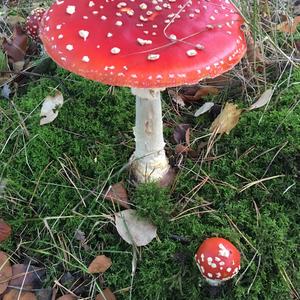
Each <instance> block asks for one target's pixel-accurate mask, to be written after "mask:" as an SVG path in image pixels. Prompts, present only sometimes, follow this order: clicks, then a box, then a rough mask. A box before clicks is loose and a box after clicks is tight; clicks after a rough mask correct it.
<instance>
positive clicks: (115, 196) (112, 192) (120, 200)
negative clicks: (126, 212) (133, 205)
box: [104, 182, 130, 208]
mask: <svg viewBox="0 0 300 300" xmlns="http://www.w3.org/2000/svg"><path fill="white" fill-rule="evenodd" d="M104 199H107V200H110V201H112V202H113V203H116V204H119V205H120V206H122V207H124V208H130V206H129V201H128V193H127V190H126V189H125V187H124V183H123V182H118V183H116V184H113V185H111V186H110V187H109V188H108V190H107V192H106V193H105V195H104Z"/></svg>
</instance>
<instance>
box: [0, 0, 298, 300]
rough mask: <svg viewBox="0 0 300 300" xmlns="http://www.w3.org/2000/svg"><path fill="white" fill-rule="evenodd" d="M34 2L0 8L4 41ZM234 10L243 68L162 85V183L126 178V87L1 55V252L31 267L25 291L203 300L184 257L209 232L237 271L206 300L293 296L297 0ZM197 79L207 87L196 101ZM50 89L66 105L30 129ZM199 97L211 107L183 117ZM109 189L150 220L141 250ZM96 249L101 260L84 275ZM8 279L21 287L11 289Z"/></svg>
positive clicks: (34, 59) (46, 295) (204, 287)
mask: <svg viewBox="0 0 300 300" xmlns="http://www.w3.org/2000/svg"><path fill="white" fill-rule="evenodd" d="M12 2H14V1H12ZM15 2H16V1H15ZM17 2H18V1H17ZM260 2H263V5H262V3H260ZM273 2H276V3H275V4H274V3H273ZM37 3H38V2H37ZM37 3H28V2H22V1H19V2H18V5H15V6H14V5H13V4H11V6H7V7H6V8H5V10H4V9H3V15H2V23H1V24H2V25H1V29H2V30H3V33H2V36H4V35H7V36H8V37H10V34H12V31H13V26H15V25H14V22H15V20H16V19H17V20H18V21H21V22H22V18H24V17H25V16H26V14H27V13H28V12H29V11H30V10H31V9H32V8H33V7H35V6H37ZM45 6H46V5H45ZM240 6H241V7H240V8H241V11H242V12H243V14H244V16H245V18H246V20H247V22H248V26H249V31H251V32H252V37H253V44H251V43H250V44H249V51H248V54H247V56H246V57H245V58H244V59H243V60H242V62H241V63H240V64H239V65H238V66H236V67H235V68H234V69H233V70H232V71H230V72H229V73H227V74H225V75H224V76H221V77H219V78H216V79H214V80H206V81H204V82H202V83H201V84H199V85H197V86H193V87H190V88H187V87H178V88H176V89H169V90H166V91H165V92H164V93H163V112H164V134H165V139H166V151H167V154H168V157H169V159H170V162H171V164H172V166H173V167H174V169H175V170H176V172H177V174H176V178H175V180H174V182H173V184H172V185H171V186H170V187H168V188H162V187H159V186H158V185H156V184H153V183H145V184H140V185H138V186H136V184H134V182H133V181H132V180H131V179H130V176H129V175H128V170H127V168H126V166H127V163H128V159H129V157H130V156H131V154H132V153H133V150H134V137H133V133H132V128H133V126H134V117H135V100H134V97H133V96H132V95H131V93H130V90H129V89H128V88H119V87H110V86H105V85H103V84H101V83H97V82H93V81H90V80H86V79H84V78H82V77H79V76H77V75H74V74H71V73H69V72H68V71H66V70H63V69H61V68H59V67H57V65H56V64H55V63H54V62H52V61H51V60H50V59H49V58H48V57H47V56H46V55H45V54H44V53H43V52H42V51H41V49H40V48H39V47H37V46H36V45H35V46H34V47H35V48H34V47H33V48H34V49H35V50H34V51H32V52H27V53H26V56H25V57H24V65H23V66H22V69H21V70H14V69H13V68H14V67H15V68H17V67H16V66H12V65H13V64H10V68H8V67H7V61H6V58H7V57H6V56H5V55H4V54H5V51H3V52H1V53H2V54H1V57H2V58H3V59H2V58H1V59H2V60H1V62H0V67H1V69H0V74H1V81H0V84H1V87H0V92H1V96H0V219H3V220H4V221H5V222H6V223H7V224H9V225H10V227H11V228H12V234H11V235H10V237H9V238H8V239H6V240H5V241H3V242H0V250H1V251H3V252H4V253H6V255H8V256H9V259H10V261H11V264H14V265H17V264H22V266H21V269H22V272H25V273H26V272H28V271H29V273H30V272H31V273H33V274H35V275H33V277H34V280H33V281H34V282H33V281H32V282H29V283H28V286H27V291H31V292H34V293H35V295H36V296H37V297H38V298H37V299H41V300H46V299H56V298H55V297H57V298H58V297H60V296H62V295H64V294H71V295H73V297H75V298H73V299H95V297H96V295H98V294H100V293H101V290H102V291H103V290H105V289H106V288H109V289H110V290H111V291H112V292H113V295H114V296H115V297H116V298H117V299H138V300H140V299H150V300H152V299H159V300H164V299H172V300H173V299H174V300H175V299H176V300H180V299H182V300H187V299H189V300H197V299H211V296H210V288H209V286H208V284H207V283H206V281H205V280H204V279H203V278H202V277H201V274H200V272H199V270H198V268H197V266H196V264H195V261H194V254H195V252H196V250H197V248H198V247H199V244H200V243H201V242H202V241H204V240H205V239H206V238H208V237H211V236H219V237H224V238H226V239H228V240H230V241H231V242H232V243H233V244H234V245H235V246H236V247H237V248H238V249H239V250H240V252H241V257H242V264H241V266H242V268H241V270H240V272H239V274H238V275H237V276H236V277H235V278H234V279H233V280H230V281H228V282H227V283H226V284H224V285H222V286H221V287H220V288H219V291H218V295H217V296H215V297H214V298H218V299H224V300H225V299H234V300H239V299H241V300H243V299H247V300H248V299H249V300H250V299H253V300H255V299H262V300H263V299H276V300H287V299H300V291H299V289H300V251H299V232H300V224H299V219H300V218H299V212H300V207H299V175H300V122H299V115H300V106H299V94H300V70H299V68H297V64H298V63H299V60H300V32H299V31H297V28H296V27H297V26H295V28H294V29H293V32H289V31H291V30H289V29H288V30H286V28H287V27H284V26H290V25H286V24H285V23H284V22H286V21H287V20H289V22H294V21H295V22H296V21H297V17H296V15H297V7H295V8H293V7H292V6H290V5H289V4H288V3H287V2H285V1H282V2H281V1H270V2H268V1H256V0H254V1H253V3H251V7H249V1H241V3H240ZM4 12H5V13H4ZM290 24H291V23H290ZM288 28H290V27H288ZM287 31H288V32H287ZM6 54H7V53H6ZM8 54H9V53H8ZM10 63H11V61H10ZM13 63H14V62H13ZM207 86H210V87H211V86H213V87H214V88H215V89H216V90H214V92H213V95H207V96H204V97H203V96H201V97H199V94H202V95H203V93H202V92H200V93H199V91H203V90H205V89H206V88H207ZM210 89H211V88H210ZM57 91H60V93H61V94H62V95H63V98H64V104H63V105H62V107H61V108H60V109H59V111H58V116H57V117H56V119H55V120H54V121H53V122H51V123H49V124H45V125H40V119H41V117H40V112H41V106H42V104H43V101H44V99H45V98H46V97H47V96H49V95H50V96H53V95H55V94H57ZM210 91H211V90H210ZM270 92H271V94H272V97H269V98H268V99H267V100H268V101H266V97H267V96H266V95H268V93H270ZM269 95H270V94H269ZM187 98H189V101H187ZM258 99H260V101H261V102H265V103H264V105H263V106H262V107H261V108H257V109H253V110H252V109H251V110H250V109H248V108H249V107H251V105H252V104H253V103H255V102H256V101H257V100H258ZM191 100H192V101H191ZM207 101H210V102H213V103H214V106H213V107H212V108H211V109H210V110H209V111H207V112H206V113H204V114H201V115H200V116H198V117H195V115H194V114H195V112H196V111H197V109H199V108H200V107H201V105H202V104H203V103H204V102H207ZM228 102H230V103H234V104H236V105H237V107H238V108H239V109H243V110H242V112H241V116H240V118H239V121H238V123H237V124H236V126H235V127H234V128H233V129H232V130H231V131H230V133H229V134H220V135H213V134H212V133H211V131H210V127H211V124H212V122H213V120H214V119H215V118H216V116H217V115H218V114H219V113H220V111H221V110H222V108H223V107H224V105H225V104H226V103H228ZM236 109H237V108H236ZM187 129H188V130H187ZM116 184H118V185H117V186H118V187H120V186H121V187H122V188H121V189H119V190H118V192H116V194H118V193H119V194H118V195H116V197H123V198H122V199H123V200H124V199H125V200H126V201H127V200H128V201H129V203H130V206H131V208H134V209H135V210H136V211H137V212H138V214H139V215H140V216H141V218H147V219H148V220H151V222H152V223H153V224H154V225H155V226H156V228H157V237H156V238H155V239H154V240H153V241H151V243H149V244H148V245H147V246H145V247H134V246H132V245H129V244H128V243H126V242H125V241H124V240H123V239H122V237H120V235H119V233H118V231H117V229H116V224H115V219H114V216H115V214H116V213H117V212H119V211H120V210H122V209H123V208H122V207H121V206H120V205H118V204H117V203H116V202H114V203H113V202H112V201H110V200H109V199H108V197H107V190H108V188H109V187H110V186H113V187H116ZM123 188H124V189H126V193H127V196H126V193H125V191H124V189H123ZM120 190H121V191H120ZM120 193H121V194H120ZM0 229H1V227H0ZM0 236H1V231H0ZM3 252H2V254H3ZM0 253H1V252H0ZM99 255H105V256H106V258H109V259H110V261H111V265H110V267H109V268H108V269H107V270H106V271H105V272H101V273H100V274H98V273H97V274H90V273H89V271H88V266H89V264H90V263H91V261H93V259H94V258H95V257H96V256H99ZM0 262H1V255H0ZM33 266H34V267H36V268H38V269H39V271H36V272H32V270H33ZM15 268H16V267H15ZM22 272H20V271H19V272H18V271H16V273H17V274H20V273H22ZM0 274H1V265H0ZM22 278H23V277H22ZM2 283H3V282H2ZM23 283H24V282H23ZM25 285H26V284H25ZM16 286H17V289H18V290H20V289H22V287H23V285H22V281H21V285H20V282H19V285H18V283H14V284H11V283H10V288H12V287H16ZM0 291H1V276H0ZM53 295H54V296H53ZM1 297H3V298H4V299H5V295H4V296H3V295H2V296H1V293H0V299H2V298H1ZM51 297H52V298H51ZM109 297H112V295H110V296H107V299H113V298H109ZM7 299H17V298H7ZM21 299H22V298H21ZM26 299H27V298H26ZM30 299H31V298H30ZM33 299H35V298H33ZM66 299H67V298H66ZM69 299H72V298H69ZM103 299H104V298H103Z"/></svg>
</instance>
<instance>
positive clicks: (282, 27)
mask: <svg viewBox="0 0 300 300" xmlns="http://www.w3.org/2000/svg"><path fill="white" fill-rule="evenodd" d="M299 24H300V16H297V17H295V18H294V19H292V20H287V21H284V22H282V23H280V24H278V25H277V26H276V29H277V30H278V31H280V32H283V33H287V34H293V33H295V32H296V31H297V27H298V25H299Z"/></svg>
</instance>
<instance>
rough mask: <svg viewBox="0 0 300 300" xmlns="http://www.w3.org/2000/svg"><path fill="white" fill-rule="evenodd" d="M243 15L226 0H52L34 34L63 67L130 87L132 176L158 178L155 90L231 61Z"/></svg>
mask: <svg viewBox="0 0 300 300" xmlns="http://www.w3.org/2000/svg"><path fill="white" fill-rule="evenodd" d="M243 23H244V20H243V18H242V17H241V16H240V14H239V13H238V11H237V9H236V8H235V6H234V5H233V4H231V2H230V1H228V0H210V1H208V0H198V1H196V0H159V1H156V0H144V1H137V0H130V1H129V0H125V1H107V0H93V1H88V0H82V1H75V0H64V1H63V0H56V2H55V3H54V4H53V5H52V6H51V7H50V9H49V10H48V11H47V12H46V13H45V15H44V17H43V20H42V26H41V30H40V37H41V39H42V42H43V44H44V47H45V50H46V52H48V54H49V55H50V56H51V57H52V58H53V59H54V60H55V61H56V62H57V63H58V64H59V65H60V66H62V67H63V68H65V69H67V70H69V71H72V72H74V73H76V74H79V75H81V76H83V77H86V78H89V79H92V80H96V81H100V82H102V83H105V84H110V85H115V86H127V87H131V88H132V89H131V90H132V93H133V94H134V95H135V96H136V123H135V127H134V135H135V142H136V148H135V152H134V154H133V156H132V158H131V168H132V171H133V174H134V175H135V177H136V179H137V180H138V181H139V182H144V181H148V180H150V181H159V180H160V179H161V178H163V177H164V175H165V174H166V173H167V172H168V170H169V168H170V166H169V162H168V159H167V157H166V154H165V150H164V146H165V142H164V138H163V123H162V110H161V100H160V92H161V91H162V90H164V89H165V88H166V87H172V86H178V85H183V84H193V83H197V82H198V81H199V80H201V79H203V78H206V77H216V76H218V75H220V74H222V73H224V72H226V71H228V70H230V69H232V68H233V67H234V65H236V64H237V63H238V62H239V61H240V59H241V58H242V56H243V55H244V54H245V51H246V41H245V37H244V34H243V32H242V30H241V25H242V24H243Z"/></svg>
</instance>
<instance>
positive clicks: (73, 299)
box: [57, 294, 77, 300]
mask: <svg viewBox="0 0 300 300" xmlns="http://www.w3.org/2000/svg"><path fill="white" fill-rule="evenodd" d="M76 299H77V298H76V297H75V296H73V295H71V294H66V295H63V296H61V297H59V298H57V300H76Z"/></svg>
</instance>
